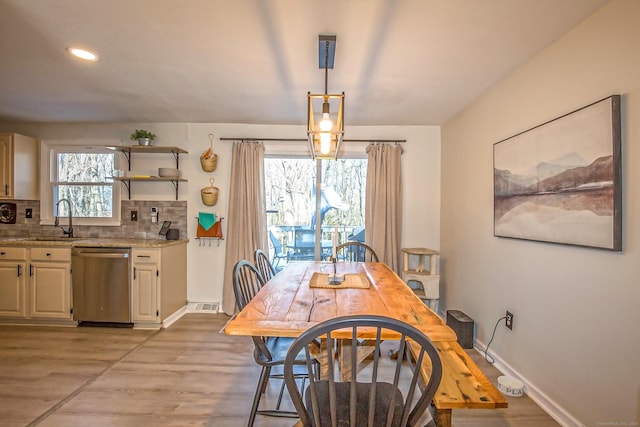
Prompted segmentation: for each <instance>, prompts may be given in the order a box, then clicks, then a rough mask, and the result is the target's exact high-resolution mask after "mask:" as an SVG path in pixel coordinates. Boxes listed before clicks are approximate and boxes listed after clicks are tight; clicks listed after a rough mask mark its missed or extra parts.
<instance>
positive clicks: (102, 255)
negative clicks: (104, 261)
mask: <svg viewBox="0 0 640 427" xmlns="http://www.w3.org/2000/svg"><path fill="white" fill-rule="evenodd" d="M73 255H74V256H79V257H84V258H117V259H120V258H125V259H126V258H129V252H124V253H114V252H75V253H74V254H73Z"/></svg>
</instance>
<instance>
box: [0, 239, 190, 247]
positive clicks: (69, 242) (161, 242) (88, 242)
mask: <svg viewBox="0 0 640 427" xmlns="http://www.w3.org/2000/svg"><path fill="white" fill-rule="evenodd" d="M188 241H189V240H188V239H179V240H165V239H129V238H100V237H87V238H83V237H74V238H68V237H0V245H2V246H67V247H94V248H95V247H100V248H123V247H125V248H164V247H167V246H174V245H181V244H185V243H187V242H188Z"/></svg>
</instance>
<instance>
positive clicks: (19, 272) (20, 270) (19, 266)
mask: <svg viewBox="0 0 640 427" xmlns="http://www.w3.org/2000/svg"><path fill="white" fill-rule="evenodd" d="M21 267H22V266H21V265H20V264H18V277H20V276H22V269H21Z"/></svg>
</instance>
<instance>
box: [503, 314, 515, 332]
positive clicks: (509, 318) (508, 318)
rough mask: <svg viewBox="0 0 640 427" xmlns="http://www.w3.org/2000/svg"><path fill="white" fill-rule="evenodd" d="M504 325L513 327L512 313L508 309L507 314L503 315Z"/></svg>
mask: <svg viewBox="0 0 640 427" xmlns="http://www.w3.org/2000/svg"><path fill="white" fill-rule="evenodd" d="M504 325H505V326H506V327H507V328H509V329H513V313H511V312H510V311H509V310H507V314H506V315H505V319H504Z"/></svg>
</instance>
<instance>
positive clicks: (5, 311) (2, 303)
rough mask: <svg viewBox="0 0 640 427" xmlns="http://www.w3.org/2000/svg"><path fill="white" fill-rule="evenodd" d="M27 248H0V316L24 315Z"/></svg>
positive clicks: (25, 311)
mask: <svg viewBox="0 0 640 427" xmlns="http://www.w3.org/2000/svg"><path fill="white" fill-rule="evenodd" d="M26 266H27V250H26V249H24V248H0V317H25V316H26V313H27V310H26V307H27V306H26V301H25V292H26V277H27V273H26Z"/></svg>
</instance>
